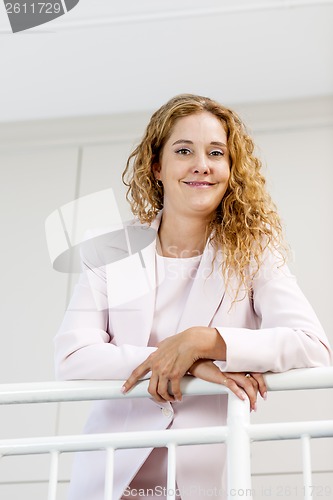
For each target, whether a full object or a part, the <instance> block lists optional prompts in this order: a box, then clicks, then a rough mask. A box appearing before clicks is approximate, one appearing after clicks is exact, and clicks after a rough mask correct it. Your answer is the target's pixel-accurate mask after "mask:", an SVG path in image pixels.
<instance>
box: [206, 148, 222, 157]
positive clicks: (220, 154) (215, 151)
mask: <svg viewBox="0 0 333 500" xmlns="http://www.w3.org/2000/svg"><path fill="white" fill-rule="evenodd" d="M209 154H210V155H212V156H223V155H224V151H221V150H220V149H214V151H211V152H210V153H209Z"/></svg>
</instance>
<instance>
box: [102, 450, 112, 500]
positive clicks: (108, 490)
mask: <svg viewBox="0 0 333 500" xmlns="http://www.w3.org/2000/svg"><path fill="white" fill-rule="evenodd" d="M113 465H114V448H107V450H106V464H105V490H104V500H113V498H112V494H113Z"/></svg>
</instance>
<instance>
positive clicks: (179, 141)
mask: <svg viewBox="0 0 333 500" xmlns="http://www.w3.org/2000/svg"><path fill="white" fill-rule="evenodd" d="M175 144H193V142H192V141H189V140H188V139H179V140H178V141H176V142H174V143H173V144H172V145H173V146H175ZM210 144H211V145H212V146H222V147H224V148H226V147H227V145H226V144H224V142H219V141H212V142H211V143H210Z"/></svg>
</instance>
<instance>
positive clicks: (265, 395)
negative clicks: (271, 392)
mask: <svg viewBox="0 0 333 500" xmlns="http://www.w3.org/2000/svg"><path fill="white" fill-rule="evenodd" d="M262 397H263V398H264V400H265V401H266V399H267V392H264V394H263V396H262Z"/></svg>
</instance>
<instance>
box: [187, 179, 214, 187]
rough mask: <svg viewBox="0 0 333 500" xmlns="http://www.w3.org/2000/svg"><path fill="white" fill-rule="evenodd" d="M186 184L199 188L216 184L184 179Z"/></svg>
mask: <svg viewBox="0 0 333 500" xmlns="http://www.w3.org/2000/svg"><path fill="white" fill-rule="evenodd" d="M184 184H186V185H187V186H190V187H198V188H208V187H210V186H214V184H213V183H212V182H204V181H202V182H200V181H187V182H185V181H184Z"/></svg>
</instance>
